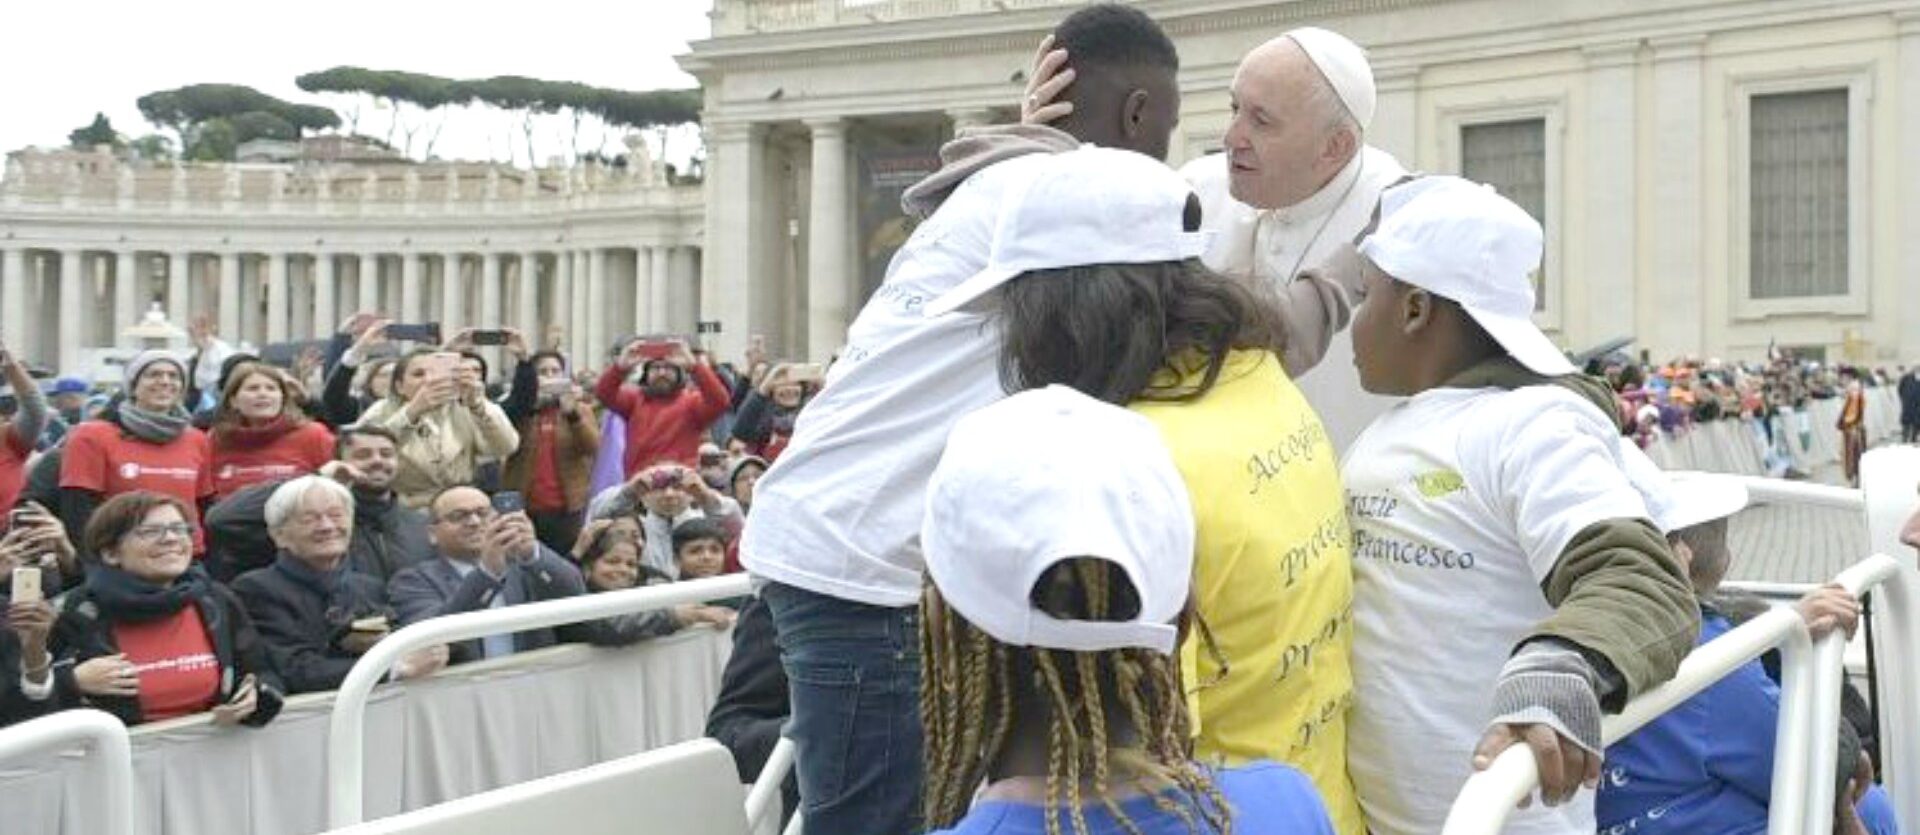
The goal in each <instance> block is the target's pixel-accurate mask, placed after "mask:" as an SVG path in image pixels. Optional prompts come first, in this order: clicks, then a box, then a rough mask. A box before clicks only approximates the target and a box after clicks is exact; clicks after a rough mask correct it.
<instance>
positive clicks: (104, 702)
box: [52, 490, 283, 727]
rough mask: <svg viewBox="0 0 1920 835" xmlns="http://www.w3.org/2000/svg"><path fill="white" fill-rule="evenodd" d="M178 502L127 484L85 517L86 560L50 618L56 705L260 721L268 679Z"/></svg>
mask: <svg viewBox="0 0 1920 835" xmlns="http://www.w3.org/2000/svg"><path fill="white" fill-rule="evenodd" d="M187 513H188V508H187V506H186V505H185V504H183V503H182V502H180V501H179V500H178V499H175V498H173V497H171V496H165V495H161V494H158V493H152V492H147V491H143V490H136V491H133V492H129V493H123V494H121V495H118V496H115V497H113V498H112V499H109V500H107V502H106V503H105V504H102V505H100V507H99V509H98V510H97V511H95V512H94V514H93V520H92V521H91V522H90V523H89V524H88V525H87V533H86V546H87V552H88V553H90V554H92V555H93V557H92V560H93V564H92V565H90V566H88V568H87V579H86V582H85V583H84V584H82V585H81V586H80V588H78V589H76V590H74V591H73V592H72V593H70V594H68V595H67V596H66V598H65V600H64V602H63V604H62V606H61V611H60V616H59V619H58V620H56V621H55V622H54V626H53V641H52V644H53V655H54V658H55V659H56V661H55V663H54V677H55V688H56V692H57V693H58V694H59V697H60V700H61V704H63V705H64V706H68V707H81V706H84V707H95V708H99V709H101V710H104V711H107V712H108V713H111V714H113V715H115V716H118V717H120V718H121V720H123V721H125V722H126V723H127V724H129V725H137V724H141V723H143V722H155V721H160V720H163V719H173V718H177V717H181V716H188V715H192V714H195V713H201V712H205V711H212V713H213V721H214V723H215V724H218V725H235V724H244V725H249V726H252V727H260V726H262V725H265V724H267V723H268V722H270V721H272V720H273V717H274V714H276V713H278V712H279V711H280V703H281V693H282V692H283V688H282V687H281V683H280V677H279V675H278V674H276V673H275V671H274V670H273V668H272V666H271V664H270V663H269V662H268V660H267V655H266V649H265V647H264V646H263V645H262V644H261V643H260V640H259V636H258V635H257V634H256V633H255V631H254V628H253V621H252V619H250V618H248V617H247V611H246V609H245V608H244V607H243V606H242V605H241V604H240V600H239V598H237V597H235V596H234V594H233V592H231V591H228V590H227V588H226V587H225V586H222V585H220V584H218V583H215V582H213V580H211V579H209V578H208V577H207V574H206V571H205V569H203V568H202V567H201V566H199V565H197V564H195V562H194V561H193V553H192V551H191V550H190V543H191V542H192V532H193V530H194V526H193V525H192V524H191V523H190V522H189V517H188V515H187Z"/></svg>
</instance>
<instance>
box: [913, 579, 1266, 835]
mask: <svg viewBox="0 0 1920 835" xmlns="http://www.w3.org/2000/svg"><path fill="white" fill-rule="evenodd" d="M1112 570H1113V564H1112V563H1110V562H1107V561H1106V560H1097V559H1075V560H1067V561H1064V562H1062V563H1059V564H1057V565H1055V566H1054V567H1053V568H1051V569H1049V570H1048V571H1047V573H1046V574H1044V575H1042V576H1041V579H1040V581H1039V582H1038V583H1037V584H1036V586H1035V592H1034V597H1035V605H1036V606H1038V607H1039V608H1041V609H1043V610H1045V611H1047V612H1048V613H1050V614H1052V615H1054V616H1055V617H1059V618H1065V619H1075V620H1108V619H1110V618H1111V617H1112V613H1113V612H1114V611H1115V610H1116V609H1122V608H1125V607H1126V606H1134V607H1137V605H1138V604H1137V603H1133V602H1131V600H1132V598H1131V593H1132V589H1131V588H1130V587H1126V586H1125V583H1124V580H1123V582H1122V583H1120V584H1114V583H1111V582H1110V580H1111V572H1112ZM1116 585H1117V586H1119V587H1118V588H1116ZM920 645H921V652H922V658H923V659H924V661H925V672H924V674H923V676H922V678H921V687H920V715H921V719H922V722H923V724H924V728H925V735H926V736H925V739H926V795H925V800H924V804H925V813H926V823H927V825H928V827H929V828H933V829H939V828H944V827H950V826H953V825H954V824H955V823H956V822H957V821H959V820H960V818H961V817H963V816H965V815H966V812H967V807H968V805H969V803H970V802H971V800H972V797H973V792H974V790H975V789H976V788H978V787H979V786H980V784H981V783H982V782H983V781H985V780H986V778H987V776H988V770H989V769H990V768H991V767H992V765H993V763H994V761H995V760H997V759H998V758H999V756H1000V754H1001V752H1002V751H1003V750H1004V749H1005V747H1006V743H1007V736H1008V732H1009V731H1010V729H1011V728H1012V727H1013V725H1014V718H1015V717H1014V713H1015V711H1016V710H1017V708H1016V705H1017V704H1018V703H1019V700H1018V699H1016V698H1015V696H1016V694H1024V693H1025V692H1026V691H1025V690H1024V689H1022V688H1028V687H1030V688H1032V689H1033V691H1034V692H1035V693H1036V694H1038V695H1039V696H1040V698H1041V699H1042V700H1044V702H1045V703H1046V704H1047V706H1048V711H1047V713H1048V720H1047V749H1048V757H1047V777H1046V802H1045V813H1046V818H1047V835H1062V832H1061V829H1062V827H1061V824H1060V812H1061V811H1062V810H1063V809H1064V810H1065V811H1067V812H1068V813H1069V815H1070V816H1071V819H1072V821H1073V831H1074V833H1075V835H1090V832H1091V829H1090V827H1089V825H1088V822H1087V818H1086V811H1085V803H1084V802H1083V801H1084V798H1083V796H1082V795H1083V791H1084V787H1089V786H1090V787H1091V788H1092V791H1093V794H1094V795H1095V797H1096V798H1097V799H1098V800H1099V802H1100V804H1101V805H1102V806H1103V807H1104V808H1105V809H1106V810H1107V812H1108V814H1110V815H1112V816H1113V818H1114V820H1115V821H1116V822H1118V823H1119V824H1120V826H1121V827H1122V828H1123V829H1125V830H1126V831H1127V832H1129V833H1133V835H1141V830H1140V828H1139V826H1138V825H1136V824H1135V823H1134V822H1133V821H1132V820H1131V819H1129V818H1128V817H1127V815H1126V814H1125V813H1124V812H1123V811H1122V810H1121V808H1120V804H1119V802H1118V801H1117V800H1116V799H1115V797H1114V795H1113V794H1112V793H1111V792H1110V791H1109V786H1110V785H1111V783H1110V781H1111V780H1112V778H1113V775H1114V769H1113V767H1112V766H1113V765H1115V764H1116V763H1117V764H1119V765H1121V766H1122V768H1121V769H1120V770H1121V771H1123V772H1126V773H1128V774H1130V775H1131V782H1133V783H1134V784H1135V785H1136V786H1137V787H1138V788H1139V789H1140V790H1141V791H1142V792H1143V793H1145V794H1146V795H1148V796H1149V797H1151V798H1152V799H1153V802H1154V804H1155V805H1156V806H1158V807H1159V808H1160V809H1162V810H1164V811H1166V812H1167V813H1169V814H1172V815H1175V816H1177V817H1179V818H1181V819H1182V820H1184V821H1185V822H1186V824H1187V828H1188V830H1189V831H1191V832H1194V833H1196V834H1197V833H1212V832H1218V833H1231V831H1232V829H1231V823H1232V822H1231V820H1230V819H1229V814H1228V807H1227V803H1226V799H1225V798H1224V797H1222V796H1221V794H1220V792H1219V789H1218V788H1217V787H1216V786H1215V785H1214V783H1213V779H1212V778H1211V776H1210V775H1209V774H1208V772H1207V771H1205V770H1204V769H1202V768H1200V767H1199V766H1198V765H1195V764H1194V762H1193V761H1192V758H1191V757H1192V747H1191V743H1190V737H1191V733H1190V727H1189V720H1188V716H1187V706H1186V700H1185V698H1184V696H1183V695H1182V690H1181V685H1180V673H1179V664H1178V662H1177V661H1176V660H1175V659H1174V658H1172V657H1170V656H1167V655H1164V654H1161V653H1157V652H1153V651H1151V650H1146V649H1137V648H1129V649H1119V650H1108V651H1104V652H1068V651H1064V650H1052V649H1041V648H1037V647H1035V648H1030V647H1015V646H1009V645H1007V644H1003V643H1001V642H999V641H997V640H994V639H993V638H992V637H991V636H989V635H987V634H986V633H985V632H982V631H980V630H979V629H978V628H976V627H975V626H974V625H973V624H971V623H969V622H967V620H966V619H965V618H964V617H961V616H960V614H959V613H958V612H955V611H953V610H952V609H950V608H948V606H947V605H946V601H945V600H944V599H942V598H941V596H940V592H939V590H938V589H936V588H934V586H933V584H932V583H928V584H927V586H926V588H925V590H924V591H923V592H922V596H921V628H920ZM1016 671H1031V675H1032V678H1031V680H1030V681H1027V682H1019V681H1016V677H1017V673H1016ZM1114 706H1117V707H1118V708H1119V709H1121V710H1124V711H1125V712H1126V715H1125V719H1126V721H1127V722H1128V723H1130V724H1131V725H1132V726H1133V728H1134V730H1135V732H1136V733H1137V734H1138V737H1139V738H1138V743H1137V744H1138V748H1116V747H1114V746H1113V744H1112V742H1111V740H1110V739H1109V738H1108V728H1109V725H1110V723H1109V721H1108V710H1109V708H1110V707H1114ZM1168 788H1172V789H1174V790H1176V791H1177V792H1179V793H1180V794H1183V795H1185V796H1186V798H1187V799H1188V800H1189V801H1190V802H1186V803H1182V802H1178V801H1177V800H1176V799H1175V798H1174V797H1171V796H1169V795H1170V794H1171V793H1170V792H1168V791H1166V789H1168ZM1196 813H1197V814H1196ZM1203 821H1204V825H1203Z"/></svg>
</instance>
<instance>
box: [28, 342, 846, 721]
mask: <svg viewBox="0 0 1920 835" xmlns="http://www.w3.org/2000/svg"><path fill="white" fill-rule="evenodd" d="M389 325H390V323H389V322H387V321H385V320H384V319H382V318H381V317H380V316H379V315H378V314H376V313H374V312H363V313H359V314H356V315H354V316H352V317H350V318H349V319H348V320H347V321H346V322H344V323H342V325H341V328H340V330H339V333H338V334H336V335H335V337H334V338H333V340H332V344H331V348H330V350H329V351H327V352H326V353H324V354H322V355H319V356H318V357H313V358H308V359H303V360H302V361H300V362H298V363H295V364H294V365H293V367H290V368H282V367H278V366H275V365H273V364H270V363H268V362H265V361H263V360H262V359H261V358H259V357H257V356H252V355H249V354H246V353H243V352H240V351H237V350H236V349H234V348H233V347H232V346H231V345H229V344H227V343H226V342H225V341H223V340H221V339H220V338H219V337H218V335H217V334H215V333H213V332H212V331H211V329H210V328H208V327H207V326H206V325H205V323H196V326H195V328H194V331H193V338H194V340H193V341H194V349H195V350H194V351H193V352H192V354H191V355H187V356H182V355H179V354H176V353H173V352H169V351H165V350H148V351H144V352H141V353H140V354H138V355H137V356H135V357H134V358H133V359H132V360H131V361H130V362H128V363H127V364H126V365H125V367H124V369H122V379H121V381H120V384H119V385H117V386H104V387H100V388H99V389H98V390H96V389H95V387H93V386H89V385H87V384H86V383H85V382H83V381H81V380H78V379H72V378H60V379H57V380H53V381H51V382H42V381H41V380H37V379H35V378H34V377H33V375H32V374H31V373H30V372H29V369H28V368H27V367H26V365H25V364H24V363H22V362H20V361H19V360H18V359H17V358H16V357H15V356H13V355H12V354H11V353H9V352H7V351H5V349H4V348H3V347H0V375H4V376H5V378H6V382H7V384H8V385H7V391H6V393H5V395H4V396H3V397H0V412H4V421H0V434H3V435H4V442H0V503H4V507H5V508H6V509H7V510H9V511H10V513H9V515H8V517H7V520H6V521H7V525H6V529H5V535H4V537H0V590H4V594H3V595H0V600H4V601H5V605H6V608H7V611H8V624H9V627H10V629H8V630H7V631H5V632H4V633H0V669H5V670H8V671H15V670H17V673H16V674H8V675H5V676H4V677H0V722H6V723H12V722H17V721H21V720H23V719H27V718H31V717H34V716H38V715H41V714H44V713H47V712H50V711H54V710H59V709H63V708H69V707H76V706H90V707H97V708H101V709H104V710H108V711H110V712H112V713H114V714H115V715H117V716H119V717H121V718H122V719H124V720H125V721H126V722H127V723H128V724H137V723H142V722H151V721H157V720H163V719H171V718H176V717H181V716H187V715H191V714H196V713H211V715H212V717H213V719H214V721H216V722H218V723H222V724H246V725H252V726H259V725H264V724H266V723H267V722H269V721H271V720H272V718H273V716H274V714H275V712H276V711H277V710H278V709H279V706H280V704H281V702H282V700H283V699H284V698H285V697H287V696H290V695H293V694H297V693H307V692H316V691H326V690H331V689H334V688H336V687H338V686H339V684H340V683H341V681H342V680H344V678H345V677H346V675H347V672H348V671H349V670H350V669H352V667H353V665H354V663H355V662H356V661H357V660H358V659H359V657H360V656H361V655H363V654H364V653H366V652H367V650H368V649H370V648H371V647H373V646H374V645H375V644H376V643H378V642H379V641H380V640H381V639H383V638H384V637H385V636H387V635H388V634H390V633H391V632H392V631H393V630H395V629H398V628H401V627H403V626H406V625H408V624H411V623H414V622H417V621H420V620H423V619H426V618H431V617H437V616H440V615H446V614H452V613H456V612H467V611H475V610H481V609H487V608H497V607H501V606H511V605H516V604H520V603H526V602H533V601H540V600H551V599H556V598H561V597H568V596H574V595H582V594H592V593H598V592H608V591H617V590H622V589H629V588H634V587H636V586H640V585H647V584H655V583H670V582H675V581H678V580H683V579H696V578H702V577H712V576H717V575H720V574H722V573H726V572H730V571H737V570H739V566H738V560H737V550H736V549H737V544H738V539H739V533H740V529H741V526H742V524H743V522H742V516H743V514H744V513H745V509H746V508H747V507H750V506H751V505H752V493H753V484H754V482H755V480H756V478H757V476H758V473H759V472H761V471H764V470H765V469H766V468H767V467H768V466H769V464H770V461H771V460H775V459H777V458H778V456H779V454H780V447H781V445H783V443H784V440H785V437H786V435H787V434H788V433H790V432H791V425H792V413H793V412H796V411H798V410H799V408H800V407H801V406H802V405H804V402H805V400H806V398H807V397H809V396H810V395H811V393H812V392H813V391H815V390H817V388H818V381H817V379H814V378H813V377H810V376H808V373H809V372H808V371H807V369H808V368H810V367H808V366H804V365H802V364H793V363H783V364H772V363H769V362H767V359H766V357H765V356H764V349H763V348H762V347H761V346H760V345H759V344H758V342H757V341H756V344H755V347H754V349H753V350H751V351H750V352H749V356H748V357H747V362H745V363H743V364H741V365H740V366H738V367H736V366H733V365H732V364H727V363H719V364H716V363H714V362H712V361H711V359H710V357H709V356H708V355H707V354H706V352H704V351H701V350H698V349H695V348H692V347H690V346H689V344H688V343H687V341H685V340H683V339H678V338H671V337H634V338H630V339H627V340H623V343H622V344H621V345H619V346H616V348H615V350H614V351H613V352H612V353H611V354H610V355H609V357H608V359H607V361H606V362H605V363H604V368H603V369H592V370H588V369H580V370H578V371H576V370H575V369H573V368H572V367H571V366H570V362H569V358H568V357H566V356H564V355H562V354H560V353H559V352H557V351H551V350H539V351H535V350H530V346H529V344H528V341H527V339H526V338H525V336H524V335H523V334H521V333H519V332H517V331H514V330H511V329H503V330H501V331H497V332H493V333H495V334H496V335H497V338H496V339H495V340H493V341H497V342H500V343H503V353H504V355H505V356H506V357H507V358H508V359H509V361H510V363H511V365H510V367H509V368H508V369H506V370H505V371H504V373H502V374H501V375H500V376H503V377H505V378H506V379H505V380H504V381H502V382H503V383H504V384H501V383H496V382H492V381H493V380H494V379H495V377H494V374H493V372H492V370H491V369H490V368H489V364H488V362H487V358H486V357H485V356H484V355H483V354H482V353H481V352H480V350H479V349H478V348H477V346H476V345H475V342H476V341H477V340H476V336H477V335H479V334H481V333H483V332H481V331H471V330H469V331H462V332H460V333H458V334H455V335H453V337H452V338H451V339H448V340H446V341H445V342H442V343H434V344H421V343H418V342H406V341H399V340H391V339H388V338H387V336H386V330H387V328H388V327H389ZM763 456H764V457H763ZM608 461H611V462H612V470H611V473H610V474H608V476H607V477H606V480H608V481H610V483H608V484H604V485H602V484H599V483H597V482H596V477H597V476H596V471H595V470H596V463H597V462H608ZM747 603H748V601H745V600H727V601H716V602H714V603H711V604H690V605H683V606H678V607H674V608H672V609H669V610H665V611H658V612H647V613H640V614H636V615H629V616H624V617H618V618H611V619H607V620H603V621H598V622H592V623H585V624H579V625H576V626H571V627H562V628H559V629H547V630H532V631H527V632H521V633H517V634H512V635H502V636H496V637H490V638H484V639H480V640H476V641H469V642H463V643H461V644H455V645H451V646H439V647H433V648H430V649H427V650H423V651H419V652H415V653H412V654H410V655H408V656H406V657H405V658H403V659H402V660H401V661H400V662H399V663H398V664H396V665H395V666H394V667H393V669H392V670H391V671H389V677H390V678H391V679H393V680H403V679H410V678H416V677H420V676H426V675H431V674H433V673H435V672H436V671H438V670H440V669H442V668H444V667H446V666H448V665H454V664H461V663H465V662H468V661H472V660H477V659H482V658H494V657H500V656H504V655H510V654H512V653H516V652H523V651H528V650H533V649H538V648H542V647H546V646H551V645H554V644H556V643H562V642H580V643H591V644H597V645H603V646H622V645H628V644H632V643H635V642H638V641H641V640H645V639H647V638H651V637H657V636H662V635H668V634H672V633H674V632H677V631H679V630H681V629H684V628H687V627H690V626H694V625H703V624H704V625H711V626H715V627H720V628H726V627H729V626H732V625H733V624H734V622H735V620H736V618H737V617H738V616H739V611H740V610H741V609H742V608H743V607H745V606H746V605H747ZM742 657H743V658H744V657H747V654H743V655H742ZM782 686H784V683H782Z"/></svg>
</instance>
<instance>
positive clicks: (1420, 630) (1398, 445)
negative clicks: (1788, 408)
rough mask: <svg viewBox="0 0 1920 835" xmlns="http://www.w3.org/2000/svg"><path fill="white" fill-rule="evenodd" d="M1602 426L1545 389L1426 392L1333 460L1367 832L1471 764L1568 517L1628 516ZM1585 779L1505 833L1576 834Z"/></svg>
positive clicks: (1433, 817) (1439, 803)
mask: <svg viewBox="0 0 1920 835" xmlns="http://www.w3.org/2000/svg"><path fill="white" fill-rule="evenodd" d="M1615 434H1616V433H1615V432H1614V429H1613V427H1612V426H1611V425H1610V424H1609V423H1608V421H1607V419H1606V417H1605V416H1604V415H1602V414H1600V412H1599V410H1598V409H1596V408H1594V406H1593V405H1592V404H1590V403H1587V402H1586V401H1584V400H1581V399H1580V398H1579V397H1577V396H1575V395H1574V394H1572V393H1571V392H1568V391H1566V390H1564V389H1561V388H1558V387H1554V386H1535V387H1529V388H1523V389H1519V390H1517V391H1512V392H1507V391H1501V390H1498V389H1434V390H1431V391H1427V392H1424V393H1422V394H1420V395H1418V396H1416V397H1414V398H1412V399H1410V400H1408V401H1406V402H1405V403H1402V404H1401V405H1399V406H1397V407H1395V408H1393V409H1391V410H1389V411H1388V412H1387V413H1386V414H1383V415H1381V416H1380V417H1379V418H1378V419H1376V420H1375V421H1374V422H1373V424H1372V425H1370V426H1369V427H1368V428H1367V430H1366V431H1365V432H1363V433H1362V434H1361V435H1360V437H1359V438H1358V439H1356V440H1355V441H1354V444H1353V447H1352V448H1351V449H1349V450H1348V452H1347V455H1346V457H1345V459H1344V461H1343V462H1342V465H1341V475H1342V477H1343V480H1344V481H1345V482H1346V487H1347V494H1348V500H1347V501H1348V516H1349V517H1350V519H1351V521H1352V523H1353V531H1354V548H1353V556H1354V594H1353V623H1354V640H1353V669H1354V675H1353V679H1354V709H1353V716H1352V720H1351V724H1350V725H1349V728H1348V740H1349V742H1348V747H1347V751H1348V768H1349V770H1350V771H1351V773H1352V774H1353V783H1354V786H1355V788H1356V789H1357V790H1358V791H1359V793H1360V805H1361V807H1362V808H1363V809H1364V810H1365V811H1366V815H1367V821H1368V825H1369V826H1370V827H1371V828H1372V829H1373V832H1374V833H1376V835H1415V834H1416V833H1418V835H1427V833H1432V832H1438V831H1439V830H1440V827H1441V824H1442V823H1444V822H1445V820H1446V815H1447V810H1448V809H1449V808H1450V807H1451V806H1452V804H1453V800H1454V797H1455V796H1456V795H1458V794H1459V792H1460V787H1461V786H1462V785H1463V784H1465V782H1466V780H1467V778H1468V777H1469V776H1471V775H1472V773H1473V764H1472V754H1473V747H1474V746H1475V745H1476V744H1478V742H1479V740H1480V736H1481V734H1483V733H1484V732H1485V730H1486V725H1487V722H1488V720H1490V719H1492V718H1493V711H1492V707H1491V706H1492V697H1493V687H1494V683H1495V681H1496V679H1497V678H1498V677H1499V673H1500V667H1501V666H1502V665H1503V664H1504V663H1505V662H1506V660H1507V658H1508V656H1509V655H1510V654H1511V653H1512V651H1513V648H1514V645H1515V644H1517V643H1518V642H1519V641H1520V640H1521V639H1522V638H1523V637H1525V636H1526V634H1527V633H1528V632H1529V631H1530V630H1531V629H1532V627H1534V626H1535V625H1536V624H1538V623H1539V622H1540V621H1542V620H1544V619H1546V618H1547V617H1548V616H1549V615H1550V614H1552V608H1551V607H1549V606H1548V605H1547V600H1546V596H1545V594H1544V593H1543V592H1542V591H1541V588H1540V587H1541V583H1542V582H1544V581H1545V579H1546V578H1547V575H1548V574H1549V573H1550V572H1551V571H1552V570H1553V568H1554V566H1555V564H1556V563H1557V562H1558V561H1559V558H1560V555H1561V552H1562V551H1563V550H1564V549H1565V548H1566V546H1567V543H1568V542H1569V541H1570V540H1571V539H1572V538H1573V537H1574V536H1575V535H1576V534H1578V533H1579V532H1580V531H1582V530H1584V529H1585V528H1587V527H1588V526H1590V525H1593V524H1594V523H1597V522H1601V521H1604V520H1608V519H1645V518H1646V517H1647V510H1646V505H1645V503H1644V502H1643V501H1642V498H1641V494H1640V493H1639V491H1637V490H1636V489H1635V488H1634V486H1633V485H1632V484H1631V483H1629V481H1628V478H1627V476H1626V474H1625V473H1624V471H1623V469H1622V466H1623V464H1622V461H1621V451H1620V446H1619V444H1618V442H1617V441H1616V440H1615ZM1593 830H1594V818H1593V793H1592V792H1590V791H1585V790H1583V791H1581V792H1580V794H1579V795H1577V796H1576V797H1575V799H1574V800H1573V801H1572V802H1571V803H1567V804H1564V805H1561V806H1558V807H1553V808H1548V807H1545V806H1542V805H1540V804H1538V803H1536V804H1534V805H1533V806H1532V807H1530V808H1528V809H1525V810H1520V811H1516V812H1514V813H1513V815H1512V816H1511V817H1510V818H1509V824H1508V827H1507V829H1506V830H1505V831H1506V832H1508V833H1574V832H1579V833H1592V832H1593Z"/></svg>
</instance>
